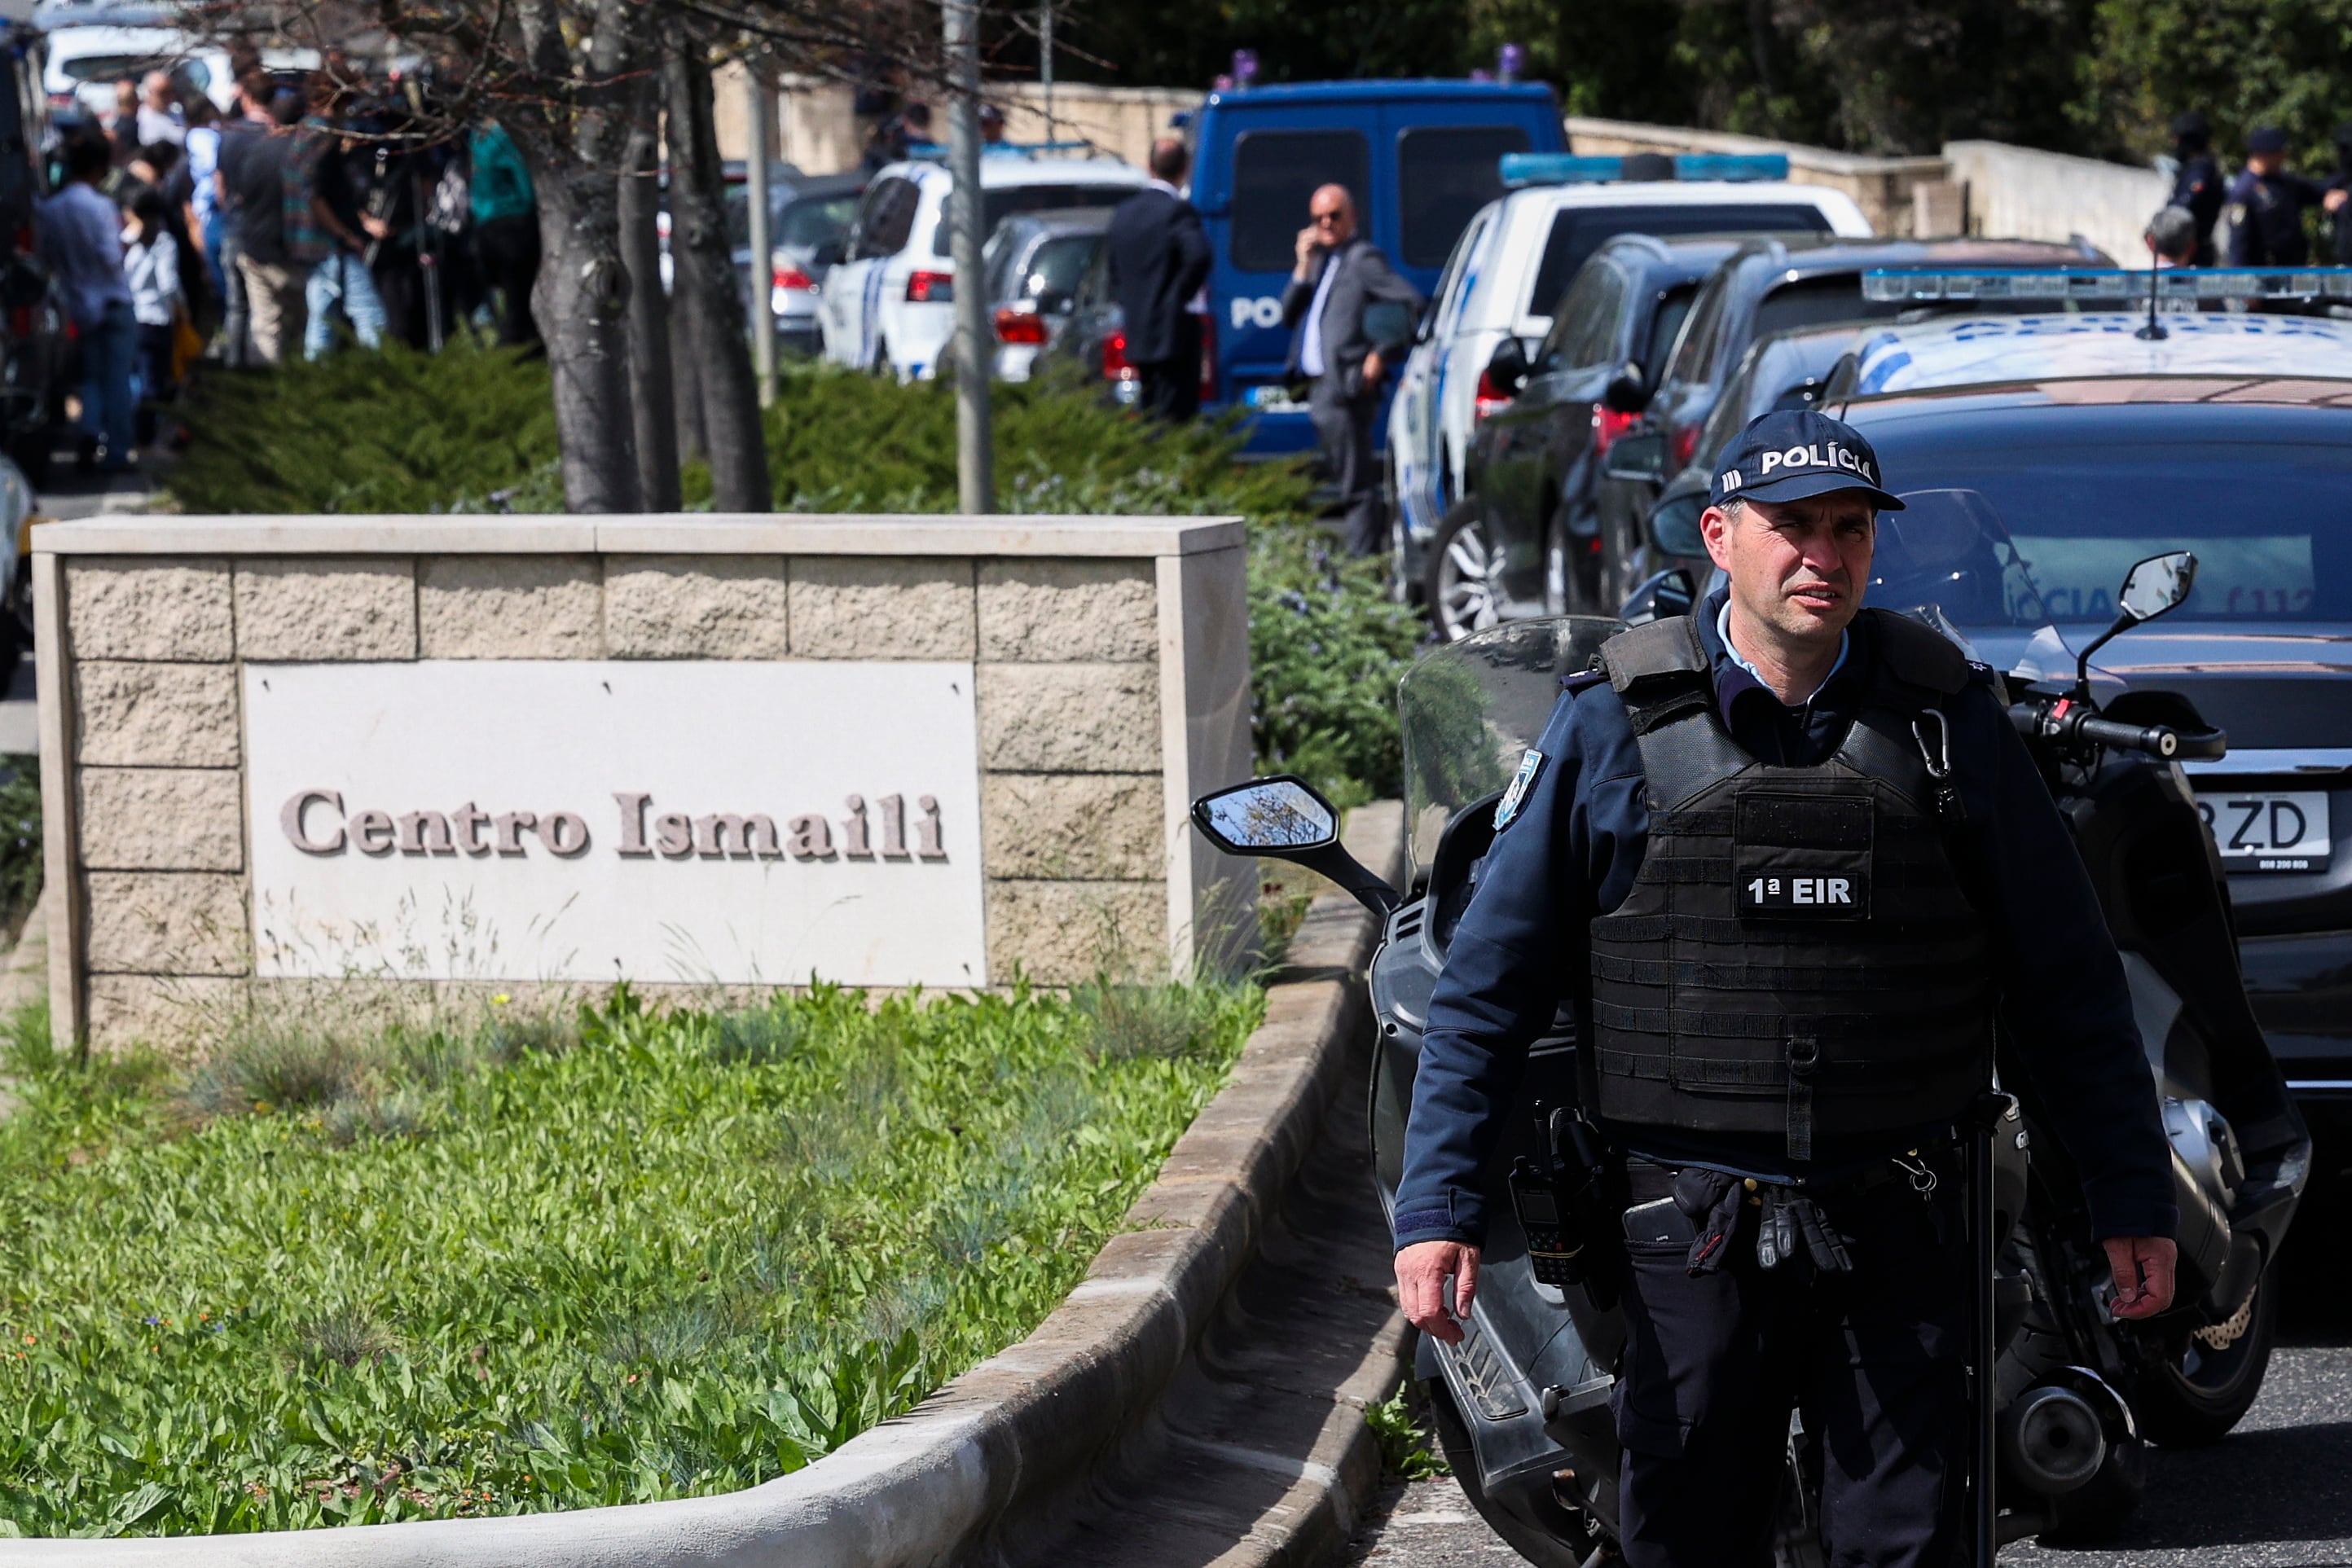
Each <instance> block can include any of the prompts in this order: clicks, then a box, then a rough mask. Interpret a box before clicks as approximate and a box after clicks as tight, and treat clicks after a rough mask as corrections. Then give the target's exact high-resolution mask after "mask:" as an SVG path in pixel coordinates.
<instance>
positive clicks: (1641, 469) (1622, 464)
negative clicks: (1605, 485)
mask: <svg viewBox="0 0 2352 1568" xmlns="http://www.w3.org/2000/svg"><path fill="white" fill-rule="evenodd" d="M1601 476H1602V477H1603V478H1608V479H1634V480H1641V481H1643V482H1646V483H1649V484H1655V483H1657V482H1658V481H1659V480H1661V479H1664V477H1665V476H1666V433H1665V432H1664V431H1663V430H1635V431H1629V432H1628V433H1626V434H1623V435H1621V436H1619V437H1618V438H1617V439H1616V440H1614V441H1612V442H1611V443H1610V444H1609V451H1608V454H1607V455H1605V456H1603V457H1602V458H1601Z"/></svg>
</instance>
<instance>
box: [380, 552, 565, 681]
mask: <svg viewBox="0 0 2352 1568" xmlns="http://www.w3.org/2000/svg"><path fill="white" fill-rule="evenodd" d="M603 612H604V596H603V592H602V589H601V587H600V585H599V583H598V581H597V572H596V562H595V561H594V559H592V558H590V557H586V556H576V555H448V556H428V557H426V558H425V560H424V561H423V562H421V563H420V565H419V567H418V570H417V580H416V622H417V627H416V629H417V635H418V641H419V645H420V647H421V648H422V650H423V655H424V657H425V658H428V659H593V658H595V657H597V656H598V655H599V654H601V653H603V652H604V628H603V626H602V625H601V624H600V621H601V618H602V615H603Z"/></svg>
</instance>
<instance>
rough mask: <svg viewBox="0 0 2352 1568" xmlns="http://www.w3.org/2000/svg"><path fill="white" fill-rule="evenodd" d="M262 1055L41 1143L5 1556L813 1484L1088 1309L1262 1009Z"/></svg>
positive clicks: (435, 1036)
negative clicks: (857, 1444) (1056, 1309)
mask: <svg viewBox="0 0 2352 1568" xmlns="http://www.w3.org/2000/svg"><path fill="white" fill-rule="evenodd" d="M508 1011H509V1009H505V1008H502V1007H499V1006H495V1005H493V1006H491V1007H489V1008H488V1011H487V1014H486V1016H483V1017H480V1018H478V1019H470V1020H467V1021H463V1022H452V1021H448V1020H445V1021H443V1022H441V1023H439V1024H431V1025H418V1026H414V1027H409V1028H404V1029H399V1030H393V1031H391V1032H389V1033H385V1032H380V1031H379V1032H371V1031H364V1030H341V1031H338V1030H334V1029H332V1028H331V1027H326V1026H322V1025H321V1024H320V1022H319V1021H318V1020H317V1019H315V1018H304V1019H293V1020H281V1021H278V1022H276V1023H263V1022H256V1023H251V1024H247V1026H245V1027H244V1028H243V1030H242V1031H241V1032H239V1033H236V1034H233V1035H232V1036H231V1038H230V1040H229V1042H228V1043H227V1044H226V1046H225V1047H224V1048H223V1049H222V1050H221V1051H220V1052H219V1053H218V1054H216V1055H215V1057H214V1058H213V1059H212V1060H211V1062H210V1064H209V1065H208V1066H206V1067H205V1068H203V1069H201V1070H199V1071H195V1072H194V1073H193V1074H191V1075H175V1074H173V1073H172V1072H169V1071H165V1070H164V1069H163V1068H162V1067H160V1066H159V1065H158V1064H156V1063H154V1062H152V1061H148V1062H140V1061H107V1060H104V1059H100V1060H99V1061H94V1062H90V1063H87V1064H78V1063H75V1062H72V1061H68V1060H64V1059H61V1058H59V1057H58V1056H55V1055H52V1054H51V1053H50V1051H49V1050H48V1048H47V1019H46V1018H45V1017H44V1016H42V1015H41V1014H40V1013H39V1012H37V1011H28V1012H26V1014H23V1015H20V1016H19V1018H18V1019H16V1027H15V1042H14V1047H13V1061H10V1062H9V1063H8V1066H9V1067H10V1069H11V1071H14V1072H15V1073H16V1077H17V1082H16V1085H15V1092H16V1094H17V1096H18V1097H19V1099H20V1102H21V1103H20V1104H19V1105H18V1107H17V1108H16V1110H15V1111H14V1112H13V1113H11V1114H10V1115H8V1116H7V1117H6V1118H5V1119H0V1207H5V1209H6V1212H7V1214H8V1216H9V1223H8V1225H7V1226H6V1227H5V1229H0V1280H5V1287H0V1535H12V1534H23V1535H62V1534H110V1535H111V1534H165V1533H169V1534H184V1533H191V1532H196V1533H203V1532H220V1531H249V1530H271V1529H288V1528H299V1527H305V1526H315V1525H326V1524H344V1523H362V1522H370V1521H385V1520H400V1519H416V1518H448V1517H458V1516H468V1515H482V1514H501V1513H525V1512H535V1511H550V1510H557V1509H572V1508H583V1507H589V1506H593V1505H597V1504H610V1503H625V1502H637V1501H648V1500H656V1499H663V1498H675V1497H681V1496H690V1495H698V1494H704V1493H712V1492H720V1491H728V1490H736V1489H739V1488H741V1487H745V1486H749V1485H751V1484H754V1483H756V1482H759V1481H761V1480H764V1479H770V1478H772V1477H774V1476H776V1475H779V1474H782V1473H784V1472H787V1471H790V1470H793V1469H798V1468H800V1467H801V1466H802V1465H804V1464H806V1463H808V1462H809V1461H810V1460H812V1459H814V1458H816V1457H818V1456H820V1455H822V1454H824V1453H825V1452H826V1451H828V1450H829V1449H830V1448H834V1447H835V1446H836V1445H838V1444H839V1443H841V1442H843V1441H845V1440H846V1439H847V1438H848V1437H851V1436H853V1435H855V1434H856V1433H857V1432H859V1431H862V1430H864V1429H865V1428H866V1427H870V1426H872V1425H873V1424H875V1423H876V1422H877V1421H879V1420H882V1419H885V1418H887V1417H888V1416H892V1415H895V1414H897V1413H898V1411H900V1410H903V1409H905V1408H907V1407H908V1406H910V1405H912V1404H913V1403H914V1402H915V1401H916V1400H917V1399H919V1398H920V1397H921V1396H924V1395H925V1394H927V1393H928V1392H929V1391H930V1390H931V1389H932V1388H934V1387H935V1386H937V1385H939V1384H940V1382H942V1381H944V1380H945V1379H946V1378H948V1377H950V1376H952V1375H954V1374H956V1373H957V1372H960V1371H961V1370H963V1369H964V1368H966V1367H968V1366H970V1365H971V1364H973V1363H975V1362H976V1361H978V1360H980V1359H982V1358H983V1357H984V1356H986V1355H988V1354H992V1352H994V1351H996V1350H998V1349H1000V1348H1002V1347H1003V1346H1004V1345H1005V1344H1007V1343H1012V1342H1013V1341H1014V1340H1017V1339H1019V1338H1020V1337H1021V1336H1022V1335H1024V1333H1027V1332H1028V1331H1029V1329H1030V1328H1032V1327H1033V1326H1034V1324H1035V1323H1036V1322H1038V1321H1039V1320H1040V1319H1042V1318H1043V1316H1044V1315H1045V1313H1046V1312H1048V1311H1050V1310H1051V1308H1052V1307H1053V1306H1054V1305H1055V1303H1056V1302H1058V1301H1060V1300H1061V1299H1062V1298H1063V1297H1064V1296H1065V1295H1066V1294H1067V1292H1068V1291H1069V1290H1070V1288H1071V1287H1072V1286H1073V1285H1075V1284H1076V1282H1077V1281H1078V1280H1079V1279H1080V1278H1081V1277H1082V1276H1083V1274H1084V1273H1085V1271H1086V1269H1087V1264H1088V1262H1089V1261H1090V1260H1091V1259H1092V1258H1093V1256H1094V1254H1095V1253H1096V1252H1097V1250H1098V1249H1099V1248H1100V1246H1101V1243H1102V1242H1103V1240H1104V1239H1106V1238H1107V1237H1108V1235H1109V1234H1110V1233H1111V1232H1112V1231H1113V1230H1114V1229H1115V1228H1117V1227H1118V1223H1119V1221H1120V1218H1121V1217H1122V1216H1123V1215H1124V1214H1125V1212H1126V1211H1127V1209H1128V1207H1129V1206H1130V1205H1131V1204H1132V1203H1133V1201H1134V1199H1135V1198H1136V1197H1138V1196H1139V1194H1140V1192H1141V1191H1142V1189H1143V1188H1144V1186H1147V1185H1148V1184H1149V1183H1150V1179H1151V1177H1152V1176H1153V1174H1154V1172H1155V1171H1156V1169H1157V1168H1158V1166H1159V1165H1160V1161H1161V1160H1162V1158H1163V1157H1164V1156H1165V1155H1166V1152H1167V1150H1168V1148H1169V1146H1170V1145H1171V1143H1172V1142H1173V1141H1174V1139H1175V1138H1176V1136H1177V1134H1179V1133H1180V1132H1181V1130H1182V1129H1183V1128H1184V1127H1185V1126H1186V1125H1188V1124H1190V1123H1191V1121H1192V1118H1193V1116H1194V1114H1195V1113H1197V1112H1198V1111H1199V1109H1200V1107H1201V1106H1202V1104H1203V1103H1205V1102H1206V1101H1207V1099H1208V1098H1209V1096H1210V1095H1211V1093H1213V1092H1214V1090H1215V1089H1216V1087H1217V1086H1218V1084H1219V1083H1220V1082H1222V1081H1223V1078H1224V1076H1225V1072H1226V1070H1227V1067H1228V1066H1229V1064H1230V1062H1231V1061H1232V1059H1233V1057H1234V1054H1235V1053H1236V1052H1237V1051H1238V1050H1239V1048H1240V1045H1241V1042H1242V1040H1244V1038H1245V1037H1246V1035H1247V1033H1248V1031H1249V1030H1250V1028H1251V1027H1252V1026H1253V1025H1254V1023H1255V1019H1256V1018H1257V1016H1258V1013H1259V1011H1260V998H1259V995H1258V993H1257V992H1255V990H1251V989H1247V988H1191V987H1177V986H1160V987H1122V986H1111V985H1098V986H1094V987H1081V988H1078V989H1077V990H1076V992H1075V993H1073V994H1072V995H1070V996H1068V997H1046V996H1040V995H1034V994H1029V993H1026V992H1018V993H1016V994H1013V995H1011V996H982V997H974V998H953V999H949V998H919V997H908V996H903V995H902V996H897V997H893V998H888V999H886V1000H882V1001H880V1002H878V1003H875V1004H871V1005H869V998H866V997H865V996H863V995H861V994H859V993H856V992H852V991H845V990H839V989H831V988H817V989H815V990H814V991H813V992H811V993H810V994H807V995H804V996H800V997H794V998H784V997H779V998H776V999H775V1000H774V1001H773V1002H772V1003H771V1004H770V1005H768V1006H766V1007H764V1008H760V1009H753V1010H750V1011H738V1012H719V1011H699V1010H677V1011H662V1010H656V1009H647V1008H645V1007H642V1006H640V1005H638V1003H637V1002H636V1001H635V998H632V997H631V995H630V994H629V993H628V992H627V991H626V990H625V988H624V989H623V990H621V991H620V992H619V993H618V994H617V995H616V996H615V997H614V999H613V1000H612V1002H611V1003H610V1004H609V1005H607V1006H604V1007H602V1008H599V1009H593V1010H587V1009H583V1010H582V1011H581V1012H580V1013H579V1015H578V1016H577V1017H576V1018H549V1017H540V1018H536V1019H530V1018H514V1017H509V1016H507V1014H508Z"/></svg>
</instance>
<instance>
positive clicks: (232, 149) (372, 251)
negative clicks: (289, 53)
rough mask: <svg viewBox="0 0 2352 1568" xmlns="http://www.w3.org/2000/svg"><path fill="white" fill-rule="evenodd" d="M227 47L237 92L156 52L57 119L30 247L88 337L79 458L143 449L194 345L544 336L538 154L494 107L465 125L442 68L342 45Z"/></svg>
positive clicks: (275, 348) (207, 353) (253, 358)
mask: <svg viewBox="0 0 2352 1568" xmlns="http://www.w3.org/2000/svg"><path fill="white" fill-rule="evenodd" d="M232 64H233V68H234V70H235V95H234V99H233V101H232V104H231V106H230V108H229V109H228V110H225V111H224V110H220V109H219V108H217V107H216V106H215V103H214V102H213V100H212V99H211V98H210V97H208V96H207V95H206V94H205V92H203V91H202V90H200V89H197V88H196V87H195V86H194V84H193V83H192V82H190V81H189V80H187V79H186V78H184V77H181V76H178V75H174V74H173V73H170V72H166V71H161V70H158V71H154V72H151V73H150V74H149V75H148V76H147V77H146V78H144V79H143V80H138V81H133V80H125V81H123V82H121V83H120V84H118V87H117V91H116V101H115V105H114V108H113V110H112V111H111V112H110V113H108V114H104V115H100V116H97V117H94V118H91V119H88V120H69V121H62V122H60V124H59V125H58V137H57V144H56V147H55V150H54V154H53V157H52V167H51V177H52V178H51V183H52V185H53V187H54V189H55V192H56V193H55V194H54V195H52V196H50V197H49V198H48V199H47V201H46V202H44V203H43V204H42V205H41V208H40V213H39V217H38V221H37V224H36V230H37V234H36V247H37V251H38V254H39V255H40V256H41V258H42V260H43V262H44V264H45V265H46V267H47V269H48V271H49V275H50V277H51V278H52V280H53V282H54V284H55V286H56V288H57V292H58V298H59V300H60V303H61V305H62V306H63V308H64V309H65V311H66V313H67V315H68V319H69V320H70V321H71V323H72V327H73V332H74V337H75V339H76V340H77V342H78V345H79V358H80V369H81V385H80V403H81V415H80V425H79V434H80V451H79V460H80V463H81V465H82V466H84V467H85V468H102V469H105V470H108V471H115V472H119V471H121V470H123V469H125V468H128V467H130V466H131V465H132V464H133V462H134V461H135V455H136V453H137V451H138V449H139V448H140V447H142V446H143V445H145V444H149V443H150V442H152V441H153V440H154V439H155V436H156V432H157V427H158V423H159V419H158V410H159V409H160V408H161V407H162V406H163V405H165V404H168V403H169V402H171V401H172V400H173V398H174V397H176V395H177V394H178V391H179V389H180V387H181V385H182V384H183V382H184V380H185V378H186V375H187V373H188V370H189V367H190V365H191V364H192V363H193V362H194V361H196V360H197V359H199V358H210V359H213V360H215V361H219V362H221V363H223V364H225V365H228V366H231V367H275V366H278V365H279V364H282V363H284V362H285V361H287V360H288V359H289V357H290V356H292V355H294V354H295V353H297V352H299V354H300V355H301V356H302V357H303V358H304V359H307V360H316V359H319V358H320V357H322V356H324V355H326V354H328V353H330V352H332V351H333V350H334V349H335V347H336V346H337V343H338V342H339V341H340V340H344V339H346V338H347V339H349V340H355V341H356V342H357V343H358V344H359V345H361V346H362V347H363V348H369V349H373V348H376V347H377V346H379V345H380V344H381V343H382V342H383V340H385V339H386V338H387V337H390V338H395V339H398V340H402V341H404V342H405V343H407V344H409V345H410V346H411V347H414V348H416V349H421V350H435V349H438V348H439V347H440V346H441V345H442V343H443V342H444V341H446V340H447V338H448V337H449V336H450V335H452V334H453V333H455V332H457V331H459V330H478V331H481V332H484V333H486V334H487V333H495V335H496V336H497V338H498V340H499V341H500V342H502V343H509V344H530V343H534V342H536V341H537V340H538V335H539V334H538V329H537V326H536V324H535V323H534V322H533V320H532V319H531V311H530V290H531V284H532V281H533V279H534V278H536V277H537V276H538V272H539V225H538V217H537V208H536V203H535V200H534V197H533V193H532V190H531V183H530V172H529V171H528V169H527V168H526V167H525V165H524V162H523V160H522V158H521V157H520V154H519V153H518V152H517V151H516V149H515V145H514V142H513V141H512V140H511V139H510V138H509V136H508V135H507V133H506V131H504V130H503V129H501V128H500V127H499V125H498V124H497V122H496V121H495V120H483V121H480V122H479V123H477V124H475V125H473V126H471V127H469V128H467V129H466V130H464V131H453V129H452V127H451V126H450V125H449V124H448V122H447V120H446V117H444V116H443V115H442V114H441V113H440V112H439V111H438V110H437V107H436V105H435V104H434V103H433V102H432V100H431V96H430V91H429V88H428V87H427V85H426V84H424V83H422V82H420V81H418V80H415V79H414V78H412V79H408V80H402V79H399V78H388V79H383V80H374V81H371V80H369V79H367V78H364V77H362V74H361V73H360V72H359V71H358V70H357V69H355V68H352V66H351V64H350V62H348V61H347V60H343V59H341V58H339V57H333V56H331V57H329V59H328V61H327V63H326V65H325V67H324V68H322V69H320V70H317V71H312V72H308V73H299V72H285V71H271V70H268V69H266V68H264V67H263V65H262V62H261V60H260V57H258V56H257V55H252V54H247V55H244V56H241V57H236V58H234V59H233V62H232Z"/></svg>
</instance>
